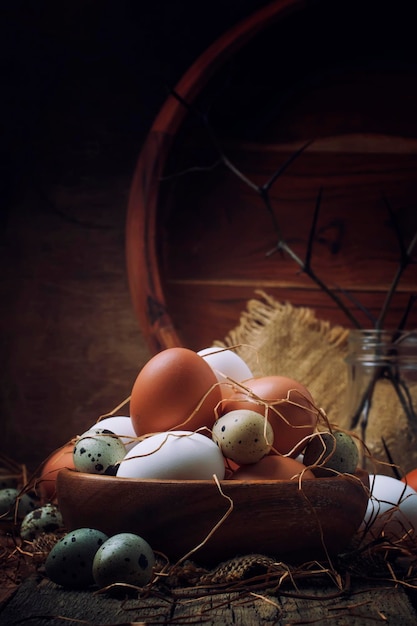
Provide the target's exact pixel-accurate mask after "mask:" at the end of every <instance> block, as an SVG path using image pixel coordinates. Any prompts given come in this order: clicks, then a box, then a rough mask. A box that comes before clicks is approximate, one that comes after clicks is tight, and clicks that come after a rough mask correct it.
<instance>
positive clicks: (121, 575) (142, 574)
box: [92, 533, 155, 587]
mask: <svg viewBox="0 0 417 626" xmlns="http://www.w3.org/2000/svg"><path fill="white" fill-rule="evenodd" d="M154 565H155V555H154V553H153V550H152V548H151V546H150V545H149V544H148V542H147V541H145V539H143V538H142V537H140V536H139V535H135V534H134V533H118V534H117V535H113V536H112V537H110V539H108V540H107V541H106V542H105V543H104V544H103V545H102V546H101V547H100V548H99V549H98V550H97V552H96V554H95V557H94V561H93V568H92V571H93V576H94V580H95V582H96V584H97V585H98V586H99V587H107V586H108V585H112V584H115V583H127V584H130V585H137V586H143V585H146V584H147V583H148V582H149V581H150V580H151V578H152V572H153V567H154Z"/></svg>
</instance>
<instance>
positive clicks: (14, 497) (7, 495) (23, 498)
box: [0, 487, 37, 520]
mask: <svg viewBox="0 0 417 626" xmlns="http://www.w3.org/2000/svg"><path fill="white" fill-rule="evenodd" d="M16 503H17V504H16ZM36 506H37V503H36V500H35V498H32V496H30V495H29V494H28V493H20V491H19V490H18V489H15V488H13V487H8V488H6V489H0V519H3V520H13V519H14V518H15V515H17V518H18V519H22V518H23V517H25V515H27V514H28V513H29V512H30V511H33V510H34V509H35V508H36Z"/></svg>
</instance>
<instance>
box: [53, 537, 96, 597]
mask: <svg viewBox="0 0 417 626" xmlns="http://www.w3.org/2000/svg"><path fill="white" fill-rule="evenodd" d="M107 540H108V536H107V535H106V534H104V533H102V532H101V531H100V530H96V529H95V528H77V529H75V530H73V531H71V532H69V533H67V534H66V535H65V536H64V537H62V539H60V540H59V541H58V543H56V544H55V545H54V547H53V548H52V550H51V551H50V552H49V554H48V556H47V558H46V561H45V570H46V575H47V576H48V578H50V580H52V582H54V583H56V584H57V585H61V586H62V587H80V588H82V587H89V586H90V585H93V584H94V577H93V560H94V557H95V555H96V552H97V550H98V549H99V548H100V547H101V546H102V545H103V544H104V542H105V541H107Z"/></svg>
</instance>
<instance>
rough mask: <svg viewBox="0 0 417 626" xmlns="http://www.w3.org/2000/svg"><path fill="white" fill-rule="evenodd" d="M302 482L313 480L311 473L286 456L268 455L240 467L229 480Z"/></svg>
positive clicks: (302, 465)
mask: <svg viewBox="0 0 417 626" xmlns="http://www.w3.org/2000/svg"><path fill="white" fill-rule="evenodd" d="M299 477H301V479H302V480H308V479H314V478H315V476H314V474H313V472H312V471H311V470H309V469H307V468H306V466H305V465H304V464H303V463H301V462H300V461H297V460H296V459H292V458H291V457H288V456H281V455H278V454H270V455H268V456H264V457H263V458H262V459H261V460H260V461H258V462H257V463H253V464H252V465H242V466H241V467H239V468H238V469H237V470H236V471H235V472H234V473H233V474H232V476H231V480H249V481H256V480H259V481H264V480H298V478H299Z"/></svg>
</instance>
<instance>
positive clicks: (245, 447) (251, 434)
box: [212, 409, 274, 464]
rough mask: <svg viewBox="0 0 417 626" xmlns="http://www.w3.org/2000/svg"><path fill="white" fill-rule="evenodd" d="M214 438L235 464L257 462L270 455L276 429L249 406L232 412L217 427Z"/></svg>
mask: <svg viewBox="0 0 417 626" xmlns="http://www.w3.org/2000/svg"><path fill="white" fill-rule="evenodd" d="M212 436H213V441H215V442H216V443H217V445H218V446H219V447H220V449H221V451H222V453H223V454H224V456H225V457H227V458H229V459H231V460H232V461H234V462H235V463H238V464H242V463H256V462H257V461H259V460H260V459H261V458H262V457H263V456H265V455H266V454H268V452H269V451H270V449H271V446H272V444H273V442H274V431H273V430H272V426H271V425H270V424H269V422H268V421H266V420H265V418H264V417H263V416H262V415H260V414H259V413H256V411H249V410H246V409H241V410H236V411H230V413H226V414H225V415H223V416H222V417H220V418H219V419H218V420H217V421H216V422H215V424H214V426H213V435H212Z"/></svg>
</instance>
